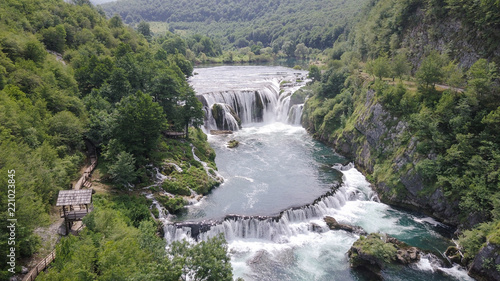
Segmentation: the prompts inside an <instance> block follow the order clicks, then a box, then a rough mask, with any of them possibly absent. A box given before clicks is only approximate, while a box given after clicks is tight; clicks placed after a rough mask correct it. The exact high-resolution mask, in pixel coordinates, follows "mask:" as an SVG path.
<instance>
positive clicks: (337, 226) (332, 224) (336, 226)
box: [324, 216, 368, 235]
mask: <svg viewBox="0 0 500 281" xmlns="http://www.w3.org/2000/svg"><path fill="white" fill-rule="evenodd" d="M324 220H325V222H326V224H327V225H328V227H329V228H330V229H331V230H345V231H347V232H351V233H355V234H359V235H367V234H368V233H366V231H365V230H364V229H363V228H362V227H360V226H352V225H348V224H343V223H338V222H337V220H336V219H334V218H332V217H329V216H326V217H325V218H324Z"/></svg>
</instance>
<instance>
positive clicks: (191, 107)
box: [182, 89, 204, 137]
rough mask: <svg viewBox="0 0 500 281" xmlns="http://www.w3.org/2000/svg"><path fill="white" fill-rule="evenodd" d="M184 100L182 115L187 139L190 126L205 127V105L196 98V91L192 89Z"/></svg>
mask: <svg viewBox="0 0 500 281" xmlns="http://www.w3.org/2000/svg"><path fill="white" fill-rule="evenodd" d="M183 99H184V105H183V107H182V115H183V121H184V127H185V132H186V137H189V136H188V133H189V130H188V129H189V125H192V126H194V127H196V128H198V127H199V126H201V125H203V117H204V113H203V110H202V108H203V105H202V104H201V102H200V101H199V100H198V98H196V95H195V93H194V91H193V90H191V89H190V90H189V91H188V92H187V93H186V95H184V97H183Z"/></svg>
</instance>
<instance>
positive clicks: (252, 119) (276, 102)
mask: <svg viewBox="0 0 500 281" xmlns="http://www.w3.org/2000/svg"><path fill="white" fill-rule="evenodd" d="M297 75H298V74H297ZM297 75H295V76H286V77H283V78H273V79H265V80H264V81H263V82H261V83H259V84H258V86H259V87H258V88H255V89H238V90H222V91H221V90H217V91H211V92H205V93H201V94H198V99H199V100H200V101H201V102H202V104H203V111H204V112H205V126H204V127H205V130H206V131H207V132H209V131H210V130H230V131H237V130H238V129H239V128H240V127H241V125H242V124H243V125H244V124H251V123H272V122H274V121H280V122H285V123H289V124H293V125H300V117H301V115H302V107H303V104H295V105H291V104H290V96H291V95H292V94H293V92H294V91H296V90H298V89H299V88H301V87H302V86H304V85H305V83H306V82H307V81H308V80H306V79H305V77H304V76H305V74H304V73H301V74H300V75H301V76H297ZM299 78H300V79H299ZM283 79H291V80H294V81H295V80H298V81H300V82H297V83H295V84H293V87H289V88H287V89H283V88H282V87H281V86H280V82H282V81H283ZM290 114H291V115H292V116H290Z"/></svg>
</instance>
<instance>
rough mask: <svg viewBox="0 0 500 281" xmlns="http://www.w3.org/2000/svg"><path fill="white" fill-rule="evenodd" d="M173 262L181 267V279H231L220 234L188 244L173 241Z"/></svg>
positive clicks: (227, 256) (228, 263) (171, 250)
mask: <svg viewBox="0 0 500 281" xmlns="http://www.w3.org/2000/svg"><path fill="white" fill-rule="evenodd" d="M170 254H171V255H172V256H173V260H174V263H177V265H178V266H181V267H182V275H183V280H187V279H189V280H199V281H201V280H206V281H226V280H227V281H230V280H233V279H232V278H233V273H232V267H231V259H230V257H229V255H228V254H227V244H226V240H225V239H224V237H223V236H222V235H220V236H216V237H214V238H211V239H208V240H207V241H202V242H200V243H197V244H194V245H190V244H189V243H188V242H187V241H185V240H184V241H182V242H174V243H172V245H171V247H170Z"/></svg>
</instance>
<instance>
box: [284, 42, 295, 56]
mask: <svg viewBox="0 0 500 281" xmlns="http://www.w3.org/2000/svg"><path fill="white" fill-rule="evenodd" d="M281 50H283V52H284V53H285V55H286V56H287V57H290V58H291V57H293V56H294V55H295V44H294V43H293V42H292V41H285V42H284V43H283V46H282V47H281Z"/></svg>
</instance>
